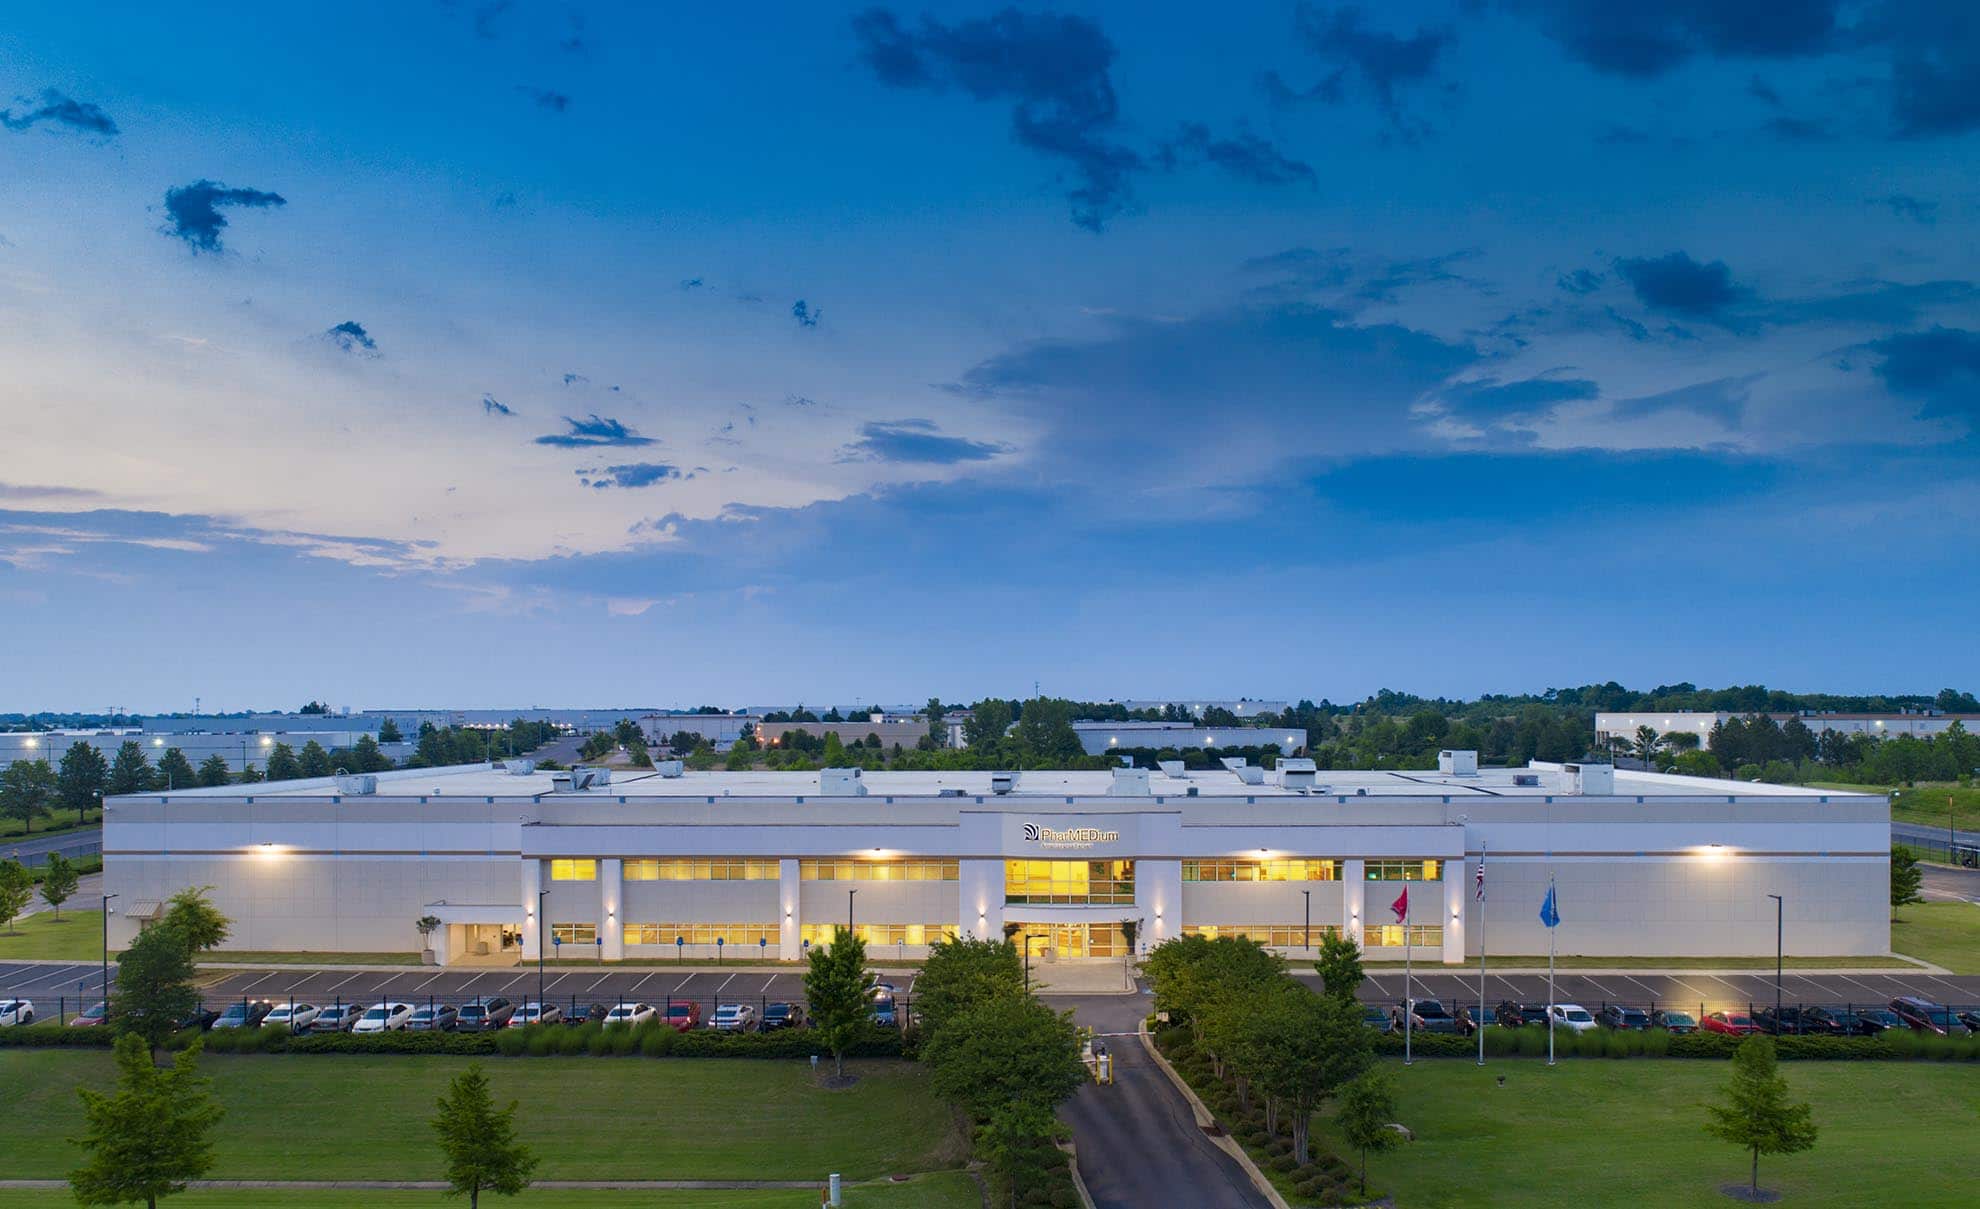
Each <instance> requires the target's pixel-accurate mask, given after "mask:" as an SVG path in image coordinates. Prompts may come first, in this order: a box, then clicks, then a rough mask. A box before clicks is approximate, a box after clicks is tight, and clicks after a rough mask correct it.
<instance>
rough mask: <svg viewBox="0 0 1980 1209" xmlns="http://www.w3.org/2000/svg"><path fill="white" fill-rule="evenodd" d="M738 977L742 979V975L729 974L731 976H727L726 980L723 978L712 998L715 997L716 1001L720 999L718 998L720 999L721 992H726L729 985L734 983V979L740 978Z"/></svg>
mask: <svg viewBox="0 0 1980 1209" xmlns="http://www.w3.org/2000/svg"><path fill="white" fill-rule="evenodd" d="M740 977H742V975H740V974H731V975H729V976H728V977H727V978H724V979H723V980H722V985H721V986H718V987H716V988H715V996H714V997H715V998H716V999H720V998H721V997H722V992H723V991H726V990H728V989H729V984H730V983H732V982H734V981H735V980H736V979H738V978H740Z"/></svg>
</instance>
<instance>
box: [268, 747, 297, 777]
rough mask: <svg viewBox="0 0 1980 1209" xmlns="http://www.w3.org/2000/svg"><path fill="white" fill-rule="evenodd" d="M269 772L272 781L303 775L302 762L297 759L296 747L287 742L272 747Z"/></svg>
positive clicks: (269, 754) (269, 757)
mask: <svg viewBox="0 0 1980 1209" xmlns="http://www.w3.org/2000/svg"><path fill="white" fill-rule="evenodd" d="M267 774H268V779H269V780H271V781H293V780H295V779H297V778H298V777H300V776H302V775H303V770H302V762H301V761H300V760H298V759H296V749H295V748H293V747H290V746H289V745H288V744H287V743H277V744H276V745H275V746H274V747H272V748H270V749H269V751H268V769H267Z"/></svg>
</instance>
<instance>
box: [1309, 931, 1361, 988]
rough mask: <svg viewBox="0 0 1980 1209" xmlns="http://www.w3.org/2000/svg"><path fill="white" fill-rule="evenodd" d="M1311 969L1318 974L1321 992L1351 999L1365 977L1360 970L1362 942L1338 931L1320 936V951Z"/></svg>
mask: <svg viewBox="0 0 1980 1209" xmlns="http://www.w3.org/2000/svg"><path fill="white" fill-rule="evenodd" d="M1313 970H1314V972H1315V973H1317V974H1319V975H1320V986H1321V989H1322V991H1323V993H1325V994H1328V995H1332V996H1334V997H1335V998H1338V999H1353V998H1354V994H1355V992H1356V991H1357V990H1359V989H1360V987H1361V983H1362V980H1363V979H1365V978H1367V977H1368V975H1366V974H1364V973H1362V970H1361V946H1360V945H1358V944H1356V943H1354V939H1353V938H1352V937H1350V936H1348V935H1346V934H1345V933H1341V932H1330V933H1328V934H1327V935H1325V936H1323V937H1321V938H1320V955H1319V956H1318V957H1317V958H1315V959H1314V961H1313Z"/></svg>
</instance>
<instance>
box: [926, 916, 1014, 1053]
mask: <svg viewBox="0 0 1980 1209" xmlns="http://www.w3.org/2000/svg"><path fill="white" fill-rule="evenodd" d="M1023 996H1024V965H1023V963H1022V962H1020V961H1019V960H1018V952H1017V946H1015V945H1013V944H1012V943H1011V942H1010V941H1008V940H960V939H959V940H948V941H943V942H942V943H941V944H938V945H936V946H934V947H933V948H931V949H929V950H928V964H927V965H926V966H924V967H923V968H922V971H921V974H920V975H919V976H918V977H917V978H916V979H915V980H914V1006H915V1011H916V1013H917V1014H919V1015H920V1017H921V1028H922V1032H923V1035H924V1036H927V1037H932V1036H934V1035H935V1034H937V1033H939V1032H941V1031H942V1027H943V1026H944V1025H946V1024H947V1023H949V1021H951V1020H953V1019H954V1018H955V1017H956V1016H958V1015H960V1014H961V1013H963V1012H966V1011H968V1010H969V1009H970V1008H973V1007H975V1006H976V1005H978V1004H980V1003H988V1002H990V1001H991V1000H993V999H1019V998H1022V997H1023Z"/></svg>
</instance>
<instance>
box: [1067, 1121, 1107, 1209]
mask: <svg viewBox="0 0 1980 1209" xmlns="http://www.w3.org/2000/svg"><path fill="white" fill-rule="evenodd" d="M1058 1146H1059V1149H1060V1150H1063V1151H1065V1152H1066V1158H1067V1160H1068V1166H1069V1167H1070V1169H1071V1171H1072V1182H1073V1191H1074V1192H1077V1193H1079V1203H1080V1206H1081V1209H1098V1206H1096V1205H1095V1204H1094V1203H1093V1194H1092V1193H1091V1192H1088V1191H1087V1190H1086V1178H1085V1177H1084V1176H1082V1175H1080V1173H1079V1144H1078V1142H1076V1141H1075V1140H1074V1139H1072V1138H1067V1139H1066V1140H1065V1141H1063V1142H1060V1143H1059V1144H1058Z"/></svg>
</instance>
